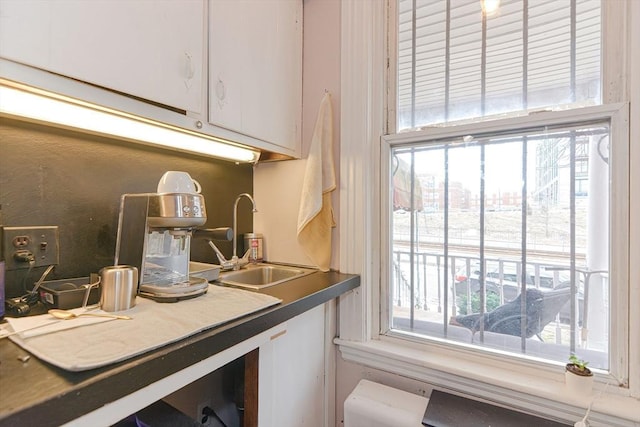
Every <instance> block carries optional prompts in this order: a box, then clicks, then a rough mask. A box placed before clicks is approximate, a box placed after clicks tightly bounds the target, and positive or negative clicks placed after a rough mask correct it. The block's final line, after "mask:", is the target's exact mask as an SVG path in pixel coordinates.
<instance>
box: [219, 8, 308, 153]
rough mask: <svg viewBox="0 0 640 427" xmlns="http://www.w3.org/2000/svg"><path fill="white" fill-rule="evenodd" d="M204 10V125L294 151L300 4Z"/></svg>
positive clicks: (299, 105)
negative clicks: (206, 35) (206, 68)
mask: <svg viewBox="0 0 640 427" xmlns="http://www.w3.org/2000/svg"><path fill="white" fill-rule="evenodd" d="M209 7H210V19H209V84H210V96H209V121H210V122H211V124H213V125H216V126H220V127H223V128H226V129H230V130H234V131H237V132H239V133H242V134H244V135H248V136H251V137H254V138H257V139H261V140H263V141H266V142H269V143H272V144H275V145H279V146H282V147H286V148H291V149H294V150H295V149H297V148H298V146H299V144H300V121H301V111H302V2H301V1H300V0H235V1H228V0H211V1H210V3H209ZM298 151H299V150H298Z"/></svg>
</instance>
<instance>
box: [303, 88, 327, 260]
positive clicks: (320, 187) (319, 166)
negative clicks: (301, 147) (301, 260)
mask: <svg viewBox="0 0 640 427" xmlns="http://www.w3.org/2000/svg"><path fill="white" fill-rule="evenodd" d="M335 188H336V177H335V168H334V165H333V111H332V108H331V94H330V93H328V92H327V93H325V95H324V97H323V98H322V102H321V103H320V109H319V111H318V118H317V120H316V125H315V128H314V130H313V136H312V137H311V147H310V149H309V157H308V158H307V165H306V170H305V174H304V181H303V184H302V196H301V198H300V209H299V211H298V243H299V244H300V245H301V246H302V249H303V250H304V252H305V253H306V254H307V256H308V257H309V258H310V259H311V260H312V261H313V262H314V263H315V264H316V265H317V266H318V268H319V269H320V270H321V271H328V270H329V266H330V264H331V229H332V228H333V227H335V226H336V223H335V220H334V217H333V206H332V204H331V192H332V191H333V190H335Z"/></svg>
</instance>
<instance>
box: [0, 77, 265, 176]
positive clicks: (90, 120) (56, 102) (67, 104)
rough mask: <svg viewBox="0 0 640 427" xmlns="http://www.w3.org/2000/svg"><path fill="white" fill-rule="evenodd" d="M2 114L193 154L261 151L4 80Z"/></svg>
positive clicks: (241, 156) (246, 157)
mask: <svg viewBox="0 0 640 427" xmlns="http://www.w3.org/2000/svg"><path fill="white" fill-rule="evenodd" d="M0 115H3V116H12V117H16V118H21V119H27V120H31V121H38V122H46V123H49V124H52V125H55V126H61V127H65V128H73V129H79V130H83V131H88V132H90V133H95V134H100V135H108V136H114V137H118V138H123V139H127V140H131V141H134V142H140V143H143V144H149V145H155V146H161V147H166V148H172V149H177V150H179V151H185V152H190V153H196V154H200V155H206V156H210V157H216V158H220V159H225V160H232V161H234V162H239V163H256V162H257V161H258V159H259V156H260V153H259V152H258V151H256V150H252V149H249V148H245V147H241V146H238V145H236V144H234V143H232V142H230V141H226V140H224V139H222V138H216V137H213V136H209V135H205V134H200V133H197V132H192V131H189V130H186V129H180V128H178V127H175V126H171V125H167V124H164V123H160V122H156V121H153V120H149V119H145V118H142V117H138V116H135V115H132V114H127V113H123V112H120V111H116V110H112V109H109V108H105V107H101V106H98V105H95V104H91V103H88V102H84V101H80V100H77V99H72V98H68V97H65V96H61V95H57V94H53V93H50V92H46V91H43V90H40V89H35V88H32V87H29V86H25V85H22V84H18V83H14V82H11V81H7V80H4V79H0Z"/></svg>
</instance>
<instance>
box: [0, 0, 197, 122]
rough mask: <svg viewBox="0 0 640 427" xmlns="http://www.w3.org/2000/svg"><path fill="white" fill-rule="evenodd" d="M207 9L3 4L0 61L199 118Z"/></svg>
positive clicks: (156, 4) (83, 2) (98, 0)
mask: <svg viewBox="0 0 640 427" xmlns="http://www.w3.org/2000/svg"><path fill="white" fill-rule="evenodd" d="M205 6H206V5H205V1H204V0H183V1H157V0H132V1H113V0H91V1H87V0H56V1H44V0H35V1H34V0H0V57H3V58H6V59H10V60H13V61H15V62H19V63H23V64H26V65H30V66H33V67H37V68H41V69H44V70H47V71H52V72H55V73H58V74H61V75H64V76H68V77H72V78H74V79H78V80H81V81H85V82H88V83H92V84H95V85H98V86H102V87H106V88H108V89H112V90H115V91H119V92H123V93H125V94H128V95H133V96H135V97H139V98H143V99H145V100H149V101H153V102H156V103H159V104H162V105H166V106H170V107H173V108H176V109H180V110H185V111H189V112H194V113H201V112H202V110H203V105H202V104H203V101H202V99H203V95H202V94H203V92H202V89H203V82H204V79H203V58H204V54H205V41H206V37H205V34H206V32H205V24H206V19H205V10H206V8H205Z"/></svg>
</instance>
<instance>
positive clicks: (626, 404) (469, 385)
mask: <svg viewBox="0 0 640 427" xmlns="http://www.w3.org/2000/svg"><path fill="white" fill-rule="evenodd" d="M335 343H336V344H337V345H338V346H339V349H340V352H341V354H342V357H343V358H344V359H345V360H346V361H349V362H353V363H358V364H361V365H365V366H369V367H371V368H376V369H380V370H383V371H387V372H391V373H393V374H396V375H402V376H404V377H407V378H412V379H415V380H419V381H423V382H426V383H429V384H431V385H433V386H434V387H438V388H443V389H445V390H453V391H456V392H459V393H462V394H465V395H468V396H470V397H476V398H480V399H483V400H487V401H493V402H495V403H496V404H499V405H502V406H509V407H511V408H513V409H515V410H520V411H524V412H528V413H532V414H535V415H538V416H542V417H545V418H554V419H557V420H562V421H565V422H571V423H573V422H575V421H579V420H581V419H582V418H583V417H584V415H585V412H586V410H587V408H588V406H589V403H590V401H591V400H592V399H593V405H592V408H591V412H590V415H589V419H588V420H589V422H590V425H592V426H597V425H603V426H613V425H616V426H638V424H639V423H640V410H638V408H639V407H640V401H638V400H637V399H634V398H632V397H629V396H628V391H627V390H626V389H617V388H614V387H613V384H610V385H609V386H608V387H607V386H606V384H605V383H606V380H603V381H599V382H598V383H597V384H596V385H594V392H593V394H592V396H590V397H580V396H568V395H567V394H566V390H565V386H564V374H563V372H562V371H563V369H562V368H561V367H557V368H549V367H548V366H543V365H539V366H536V369H532V368H531V366H530V365H531V364H533V365H538V364H537V362H535V361H532V362H531V364H528V365H524V364H522V363H521V362H516V361H514V362H513V366H512V367H511V368H509V367H505V362H504V358H502V359H501V360H500V359H498V358H497V357H496V358H492V357H490V356H488V357H478V356H477V355H473V354H471V352H470V351H466V350H464V349H463V350H454V349H452V348H448V347H445V346H441V345H438V344H430V345H428V346H425V345H424V344H422V343H421V344H416V343H412V342H410V341H407V340H405V339H402V340H401V339H398V338H393V337H381V339H380V340H371V341H368V342H355V341H346V340H342V339H340V338H337V339H336V340H335ZM452 360H453V361H455V363H452Z"/></svg>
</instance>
